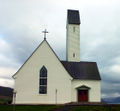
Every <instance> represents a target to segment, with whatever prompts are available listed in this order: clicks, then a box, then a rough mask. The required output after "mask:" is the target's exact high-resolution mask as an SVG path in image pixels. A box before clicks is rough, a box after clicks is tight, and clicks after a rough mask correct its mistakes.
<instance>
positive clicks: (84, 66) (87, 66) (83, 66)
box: [61, 61, 101, 80]
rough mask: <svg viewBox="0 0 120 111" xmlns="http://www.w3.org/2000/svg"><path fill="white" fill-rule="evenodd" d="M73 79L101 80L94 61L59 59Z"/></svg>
mask: <svg viewBox="0 0 120 111" xmlns="http://www.w3.org/2000/svg"><path fill="white" fill-rule="evenodd" d="M61 63H62V64H63V66H64V67H65V69H66V70H67V71H68V73H69V74H70V75H71V76H72V77H73V79H84V80H101V77H100V74H99V71H98V67H97V64H96V62H68V61H61Z"/></svg>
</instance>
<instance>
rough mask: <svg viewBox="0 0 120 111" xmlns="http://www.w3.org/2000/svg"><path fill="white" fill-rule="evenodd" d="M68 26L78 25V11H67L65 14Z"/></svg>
mask: <svg viewBox="0 0 120 111" xmlns="http://www.w3.org/2000/svg"><path fill="white" fill-rule="evenodd" d="M67 21H68V24H80V16H79V11H78V10H68V12H67Z"/></svg>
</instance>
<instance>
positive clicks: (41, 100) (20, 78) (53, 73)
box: [14, 41, 72, 104]
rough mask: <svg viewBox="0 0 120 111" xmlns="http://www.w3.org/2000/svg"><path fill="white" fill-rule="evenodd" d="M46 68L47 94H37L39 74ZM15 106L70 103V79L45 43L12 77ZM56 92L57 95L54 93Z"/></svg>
mask: <svg viewBox="0 0 120 111" xmlns="http://www.w3.org/2000/svg"><path fill="white" fill-rule="evenodd" d="M43 65H44V66H45V67H46V68H47V75H48V77H47V94H39V72H40V69H41V68H42V66H43ZM14 78H15V91H16V92H17V93H16V103H17V104H56V103H57V104H64V103H68V102H71V79H72V78H71V77H70V75H69V74H68V72H67V71H66V70H65V69H64V67H63V66H62V64H61V63H60V62H59V60H58V58H57V57H56V56H55V54H54V53H53V52H52V50H51V49H50V48H49V46H48V44H47V43H46V41H44V42H43V43H42V45H41V46H40V47H39V48H38V49H37V51H36V52H35V53H34V54H33V55H32V56H31V57H30V58H29V60H28V61H27V62H26V63H25V64H24V65H23V67H22V68H21V69H20V70H19V71H18V72H17V74H16V75H15V76H14ZM56 90H57V93H56Z"/></svg>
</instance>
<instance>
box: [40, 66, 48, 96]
mask: <svg viewBox="0 0 120 111" xmlns="http://www.w3.org/2000/svg"><path fill="white" fill-rule="evenodd" d="M39 93H40V94H46V93H47V69H46V68H45V66H43V67H42V68H41V69H40V77H39Z"/></svg>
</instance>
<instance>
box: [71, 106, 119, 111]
mask: <svg viewBox="0 0 120 111" xmlns="http://www.w3.org/2000/svg"><path fill="white" fill-rule="evenodd" d="M72 111H120V105H118V106H78V107H75V108H74V109H73V110H72Z"/></svg>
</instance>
